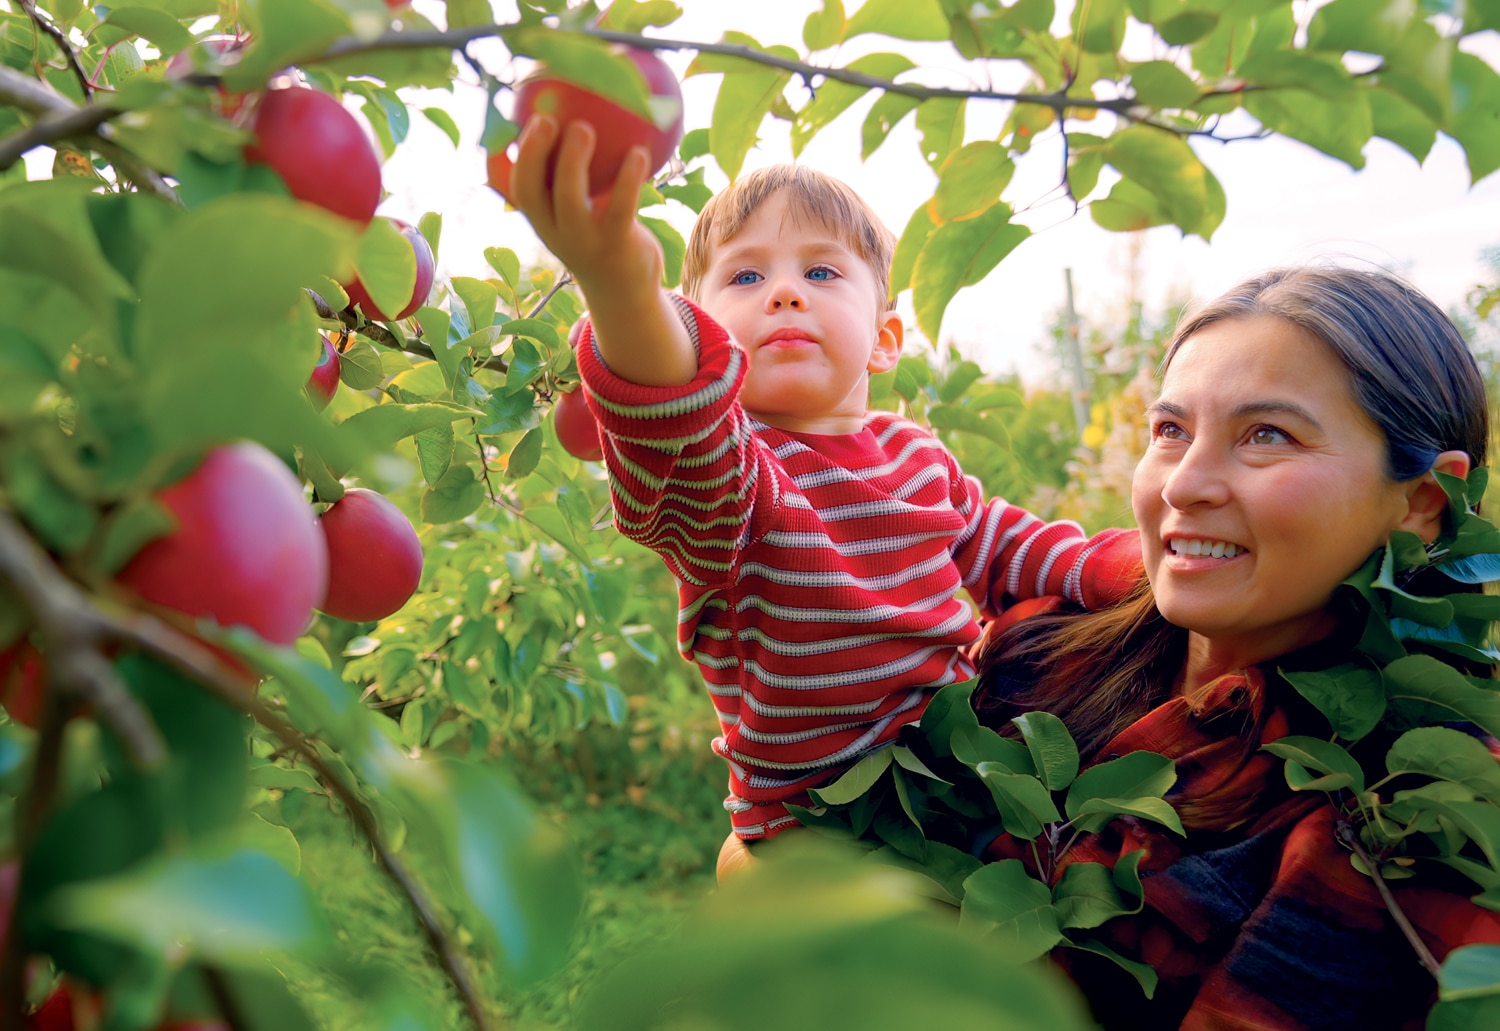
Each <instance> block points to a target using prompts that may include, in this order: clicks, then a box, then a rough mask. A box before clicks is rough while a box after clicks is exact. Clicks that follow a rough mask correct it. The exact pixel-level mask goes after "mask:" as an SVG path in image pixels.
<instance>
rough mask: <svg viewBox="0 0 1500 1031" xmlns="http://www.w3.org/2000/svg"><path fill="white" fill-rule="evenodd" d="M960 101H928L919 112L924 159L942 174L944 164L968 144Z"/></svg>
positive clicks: (964, 103) (946, 99) (918, 118)
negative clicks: (955, 152) (965, 140)
mask: <svg viewBox="0 0 1500 1031" xmlns="http://www.w3.org/2000/svg"><path fill="white" fill-rule="evenodd" d="M966 104H967V101H966V100H964V99H961V98H958V97H937V98H935V99H933V100H924V101H922V102H921V105H920V106H919V107H918V108H917V132H918V133H919V134H920V135H921V137H922V157H923V159H924V160H926V162H927V163H928V164H929V165H931V166H932V169H933V171H939V170H940V169H941V168H942V167H943V162H944V161H947V160H948V155H949V154H952V153H953V152H954V151H955V150H957V149H958V148H959V147H961V146H963V142H964V109H965V105H966Z"/></svg>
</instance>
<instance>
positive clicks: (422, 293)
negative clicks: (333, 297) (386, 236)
mask: <svg viewBox="0 0 1500 1031" xmlns="http://www.w3.org/2000/svg"><path fill="white" fill-rule="evenodd" d="M386 221H387V222H389V223H390V224H391V225H393V226H395V227H396V230H397V231H398V232H399V233H400V234H401V235H402V236H404V237H406V242H407V243H409V244H411V249H412V252H413V253H414V254H415V255H416V259H417V278H416V282H415V283H414V284H413V288H412V292H411V299H410V300H409V301H407V302H406V306H405V307H403V308H402V309H401V310H400V311H399V312H397V313H396V314H395V315H386V314H385V313H384V312H382V311H381V310H380V309H379V308H377V307H375V302H374V301H372V300H370V294H369V292H368V291H367V290H366V289H365V286H364V284H363V283H361V282H360V281H359V277H357V276H356V277H355V279H354V282H352V283H346V284H345V285H344V292H345V293H347V294H348V295H349V307H351V308H354V307H358V308H359V310H360V311H362V312H364V315H365V318H367V319H373V320H374V321H376V322H392V321H396V320H399V319H404V318H408V317H409V316H410V315H411V314H412V313H413V312H415V311H416V310H417V309H418V308H420V307H422V305H424V304H426V303H427V295H428V294H429V293H430V292H431V291H432V281H433V279H434V278H436V276H437V262H436V261H435V260H434V258H433V256H432V247H431V246H429V245H428V243H427V238H426V237H425V236H423V235H422V231H421V230H420V229H418V228H417V227H416V226H414V225H412V224H411V223H409V222H403V221H401V220H400V219H399V218H387V219H386Z"/></svg>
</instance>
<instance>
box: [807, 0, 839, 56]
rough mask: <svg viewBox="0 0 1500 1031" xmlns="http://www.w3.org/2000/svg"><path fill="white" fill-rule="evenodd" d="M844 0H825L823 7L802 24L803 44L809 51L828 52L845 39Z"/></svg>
mask: <svg viewBox="0 0 1500 1031" xmlns="http://www.w3.org/2000/svg"><path fill="white" fill-rule="evenodd" d="M844 24H845V19H844V4H843V0H823V6H822V7H821V8H820V9H819V10H816V11H813V12H812V13H811V14H809V15H808V16H807V20H806V21H804V22H803V23H802V42H803V44H804V45H805V46H806V47H807V49H808V50H809V51H813V50H827V49H828V48H829V47H831V46H833V45H834V44H835V43H837V42H839V41H840V40H842V39H843V38H844Z"/></svg>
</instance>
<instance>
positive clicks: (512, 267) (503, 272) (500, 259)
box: [484, 247, 521, 291]
mask: <svg viewBox="0 0 1500 1031" xmlns="http://www.w3.org/2000/svg"><path fill="white" fill-rule="evenodd" d="M484 260H485V261H486V262H488V263H489V266H490V268H492V269H494V270H495V272H496V274H497V275H499V277H500V278H501V279H503V280H504V281H505V285H506V286H508V287H510V288H511V290H513V291H514V290H519V289H520V287H521V259H520V258H518V257H517V256H516V252H515V251H513V250H511V249H510V248H509V247H486V248H485V249H484Z"/></svg>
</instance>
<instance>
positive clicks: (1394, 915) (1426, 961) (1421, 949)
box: [1338, 819, 1441, 981]
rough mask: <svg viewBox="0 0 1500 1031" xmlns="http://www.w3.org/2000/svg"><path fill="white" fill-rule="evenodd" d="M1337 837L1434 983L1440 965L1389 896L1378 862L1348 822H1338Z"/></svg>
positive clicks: (1390, 895) (1394, 897) (1342, 820)
mask: <svg viewBox="0 0 1500 1031" xmlns="http://www.w3.org/2000/svg"><path fill="white" fill-rule="evenodd" d="M1338 835H1339V838H1340V839H1341V840H1342V841H1343V842H1344V844H1346V845H1348V846H1349V847H1350V848H1351V849H1352V850H1353V851H1354V854H1355V855H1356V856H1358V857H1359V859H1360V862H1362V863H1364V865H1365V869H1366V870H1367V871H1368V872H1369V874H1370V879H1371V880H1372V881H1374V882H1375V890H1376V891H1378V892H1380V898H1381V901H1383V902H1384V903H1385V908H1386V909H1388V910H1389V911H1390V914H1391V919H1392V920H1394V921H1396V926H1397V927H1399V928H1400V929H1401V934H1402V935H1403V936H1404V937H1405V938H1406V941H1407V943H1408V944H1410V945H1411V947H1412V950H1413V951H1414V952H1416V954H1417V960H1418V961H1419V962H1420V963H1421V964H1422V966H1423V967H1424V968H1425V969H1426V970H1427V972H1428V973H1429V974H1431V975H1432V979H1433V980H1434V981H1436V980H1437V979H1438V976H1439V974H1440V973H1441V964H1439V963H1438V961H1437V957H1435V956H1433V954H1432V950H1431V949H1429V948H1428V947H1427V943H1426V942H1424V941H1423V940H1422V936H1421V935H1419V934H1417V929H1416V928H1415V927H1413V926H1412V923H1411V921H1410V920H1408V919H1407V918H1406V913H1405V912H1404V911H1403V910H1402V909H1401V905H1400V903H1398V902H1397V901H1396V896H1395V895H1393V894H1391V889H1390V885H1388V884H1386V883H1385V878H1384V877H1382V876H1380V863H1379V861H1377V860H1376V859H1374V858H1373V857H1372V856H1371V855H1370V853H1369V852H1368V851H1367V850H1366V849H1365V846H1364V843H1363V842H1361V841H1360V840H1359V833H1358V832H1357V831H1356V830H1355V829H1354V827H1353V825H1352V824H1350V823H1349V821H1348V820H1345V819H1340V820H1339V822H1338Z"/></svg>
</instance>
